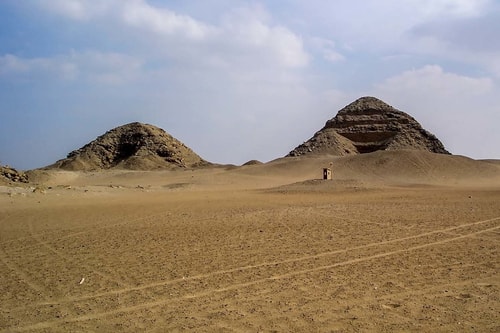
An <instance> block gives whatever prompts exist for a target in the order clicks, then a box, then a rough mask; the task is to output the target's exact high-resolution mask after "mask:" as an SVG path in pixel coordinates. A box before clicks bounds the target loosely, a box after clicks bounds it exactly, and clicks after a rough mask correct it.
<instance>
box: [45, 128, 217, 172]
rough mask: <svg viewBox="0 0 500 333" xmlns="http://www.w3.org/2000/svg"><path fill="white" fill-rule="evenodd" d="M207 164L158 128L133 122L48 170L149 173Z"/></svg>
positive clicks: (103, 136)
mask: <svg viewBox="0 0 500 333" xmlns="http://www.w3.org/2000/svg"><path fill="white" fill-rule="evenodd" d="M209 164H210V163H209V162H207V161H205V160H203V159H202V158H201V157H200V156H198V155H197V154H196V153H195V152H193V151H192V150H191V149H190V148H189V147H187V146H186V145H185V144H183V143H182V142H180V141H179V140H177V139H175V138H174V137H172V136H171V135H170V134H168V133H167V132H165V131H164V130H162V129H161V128H158V127H156V126H153V125H148V124H142V123H138V122H135V123H130V124H127V125H123V126H119V127H116V128H114V129H112V130H110V131H108V132H106V133H105V134H103V135H101V136H99V137H98V138H97V139H95V140H94V141H92V142H90V143H88V144H86V145H85V146H83V147H82V148H80V149H77V150H74V151H72V152H71V153H69V154H68V156H67V158H65V159H62V160H59V161H57V162H56V163H54V164H53V165H51V166H49V167H48V168H60V169H66V170H81V171H90V170H103V169H111V168H122V169H134V170H151V169H160V168H173V167H183V168H193V167H200V166H206V165H209Z"/></svg>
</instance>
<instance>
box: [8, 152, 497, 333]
mask: <svg viewBox="0 0 500 333" xmlns="http://www.w3.org/2000/svg"><path fill="white" fill-rule="evenodd" d="M388 157H389V158H388ZM392 157H394V156H393V155H390V154H386V155H375V156H371V157H361V158H358V159H355V160H352V159H349V158H343V159H333V158H323V159H319V160H308V161H303V160H300V159H297V160H278V161H274V162H273V163H268V164H265V165H256V166H248V167H243V168H215V169H204V170H195V171H187V170H184V171H154V172H126V171H114V172H102V173H85V174H83V173H75V172H49V173H45V174H43V173H41V174H40V175H39V178H40V182H41V183H40V184H29V185H27V186H24V187H13V186H0V281H1V283H0V332H140V331H148V332H183V331H192V332H401V331H403V332H499V331H500V293H499V290H500V274H499V272H500V260H499V248H500V204H499V203H500V181H499V180H500V177H499V176H500V164H499V163H497V162H495V161H488V162H478V161H470V160H468V159H464V158H461V157H451V159H449V157H439V158H437V159H436V157H435V156H434V155H425V154H424V155H412V154H410V155H408V154H406V155H400V156H398V159H396V160H397V161H399V162H397V163H395V162H394V159H393V158H392ZM384 158H386V159H384ZM331 160H333V161H334V162H335V166H336V167H338V168H336V169H335V179H334V180H332V181H321V180H315V178H319V176H320V175H321V170H318V169H319V168H318V166H321V165H322V164H327V162H328V161H331ZM384 161H385V162H384ZM408 161H409V162H408ZM394 163H395V164H394ZM409 165H413V167H409ZM367 168H368V169H369V170H370V172H368V171H367Z"/></svg>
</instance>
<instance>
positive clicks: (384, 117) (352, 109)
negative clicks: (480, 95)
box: [287, 97, 449, 156]
mask: <svg viewBox="0 0 500 333" xmlns="http://www.w3.org/2000/svg"><path fill="white" fill-rule="evenodd" d="M406 149H409V150H425V151H430V152H433V153H440V154H449V152H448V151H447V150H446V149H445V148H444V145H443V144H442V143H441V141H439V139H438V138H437V137H436V136H434V135H433V134H432V133H430V132H428V131H427V130H425V129H424V128H422V126H421V125H420V124H419V123H418V122H417V121H416V120H415V119H414V118H413V117H411V116H410V115H408V114H407V113H404V112H402V111H400V110H398V109H395V108H394V107H392V106H390V105H388V104H386V103H384V102H383V101H381V100H379V99H377V98H375V97H362V98H359V99H358V100H356V101H354V102H353V103H351V104H349V105H347V106H346V107H344V108H343V109H342V110H340V111H339V112H338V113H337V115H336V116H335V117H334V118H332V119H330V120H328V121H327V122H326V124H325V126H324V127H323V128H322V129H321V130H319V131H318V132H316V133H315V134H314V136H313V137H312V138H311V139H309V140H308V141H306V142H304V143H303V144H301V145H300V146H298V147H296V148H295V149H294V150H292V151H291V152H290V153H289V154H288V155H287V156H301V155H307V154H332V155H339V156H344V155H351V154H364V153H370V152H374V151H378V150H406Z"/></svg>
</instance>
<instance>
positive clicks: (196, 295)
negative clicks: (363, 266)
mask: <svg viewBox="0 0 500 333" xmlns="http://www.w3.org/2000/svg"><path fill="white" fill-rule="evenodd" d="M497 220H500V217H497V218H493V219H488V220H482V221H477V222H472V223H467V224H463V225H459V226H455V227H449V228H445V229H440V230H434V231H430V232H425V233H422V234H418V235H414V236H408V237H403V238H398V239H393V240H388V241H383V242H379V243H372V244H368V245H361V246H357V247H353V248H350V249H346V250H338V251H331V252H324V253H320V254H317V255H311V256H305V257H302V258H295V259H286V260H282V261H276V262H272V263H261V264H258V265H249V266H244V267H239V268H233V269H229V270H221V271H216V272H211V273H206V274H199V275H196V276H192V277H187V278H185V279H175V280H170V281H162V282H158V283H153V284H148V285H144V286H138V287H133V288H127V289H122V290H115V291H110V292H105V293H100V294H93V295H89V296H84V297H76V298H71V299H64V300H61V301H62V303H66V302H68V301H69V302H72V301H77V300H84V299H92V298H95V297H99V296H106V295H114V294H120V293H126V292H128V291H134V290H142V289H147V288H151V287H154V286H164V285H168V284H172V283H177V282H181V281H184V282H185V281H186V280H187V281H189V280H193V279H201V278H204V277H210V276H214V275H217V274H225V273H231V272H236V271H239V270H245V269H252V268H258V267H262V266H267V265H276V264H280V263H288V262H296V261H302V260H307V259H314V258H317V257H318V256H327V255H331V254H334V253H339V252H345V251H351V250H353V249H360V248H361V249H362V248H368V247H373V246H377V245H385V244H388V243H393V242H398V241H399V242H400V241H404V240H407V239H416V238H421V237H425V236H428V235H433V234H437V233H444V232H446V231H450V230H457V229H461V228H466V227H470V226H477V225H481V224H485V223H488V222H493V221H497ZM498 229H500V225H496V226H493V227H490V228H485V229H482V230H478V231H473V232H468V233H466V234H462V235H458V236H456V237H451V238H446V239H441V240H437V241H432V242H427V243H423V244H419V245H414V246H409V247H403V248H401V249H397V250H393V251H387V252H382V253H378V254H373V255H368V256H363V257H359V258H354V259H350V260H345V261H342V262H337V263H334V264H330V265H322V266H318V267H314V268H308V269H303V270H295V271H291V272H287V273H284V274H278V275H273V276H270V277H265V278H261V279H257V280H252V281H248V282H242V283H235V284H230V285H227V286H224V287H221V288H213V289H207V290H204V291H200V292H197V293H191V294H187V295H183V296H179V297H173V298H166V299H165V298H164V299H160V300H157V301H153V302H147V303H141V304H137V305H131V306H125V307H120V308H117V309H114V310H110V311H102V312H98V313H90V314H84V315H79V316H75V317H69V318H65V321H64V323H71V322H82V321H88V320H93V319H99V318H105V317H108V316H112V315H116V314H121V313H126V312H134V311H139V310H143V309H147V308H151V307H157V306H163V305H166V304H169V303H172V302H175V301H182V300H190V299H196V298H201V297H205V296H209V295H213V294H218V293H224V292H228V291H232V290H238V289H242V288H246V287H250V286H255V285H258V284H261V283H269V282H274V281H278V280H282V279H286V278H291V277H294V276H298V275H304V274H309V273H314V272H319V271H323V270H328V269H333V268H336V267H342V266H348V265H353V264H358V263H362V262H366V261H370V260H375V259H379V258H384V257H389V256H393V255H398V254H403V253H407V252H411V251H415V250H419V249H423V248H428V247H432V246H436V245H440V244H445V243H449V242H455V241H459V240H463V239H466V238H469V237H473V236H476V235H479V234H483V233H488V232H493V231H496V230H498ZM45 304H51V303H45ZM55 304H61V302H55ZM60 324H61V322H60V321H45V322H40V323H37V324H33V325H28V326H24V327H18V328H16V331H20V332H21V331H30V330H35V329H43V328H49V327H52V326H53V325H60Z"/></svg>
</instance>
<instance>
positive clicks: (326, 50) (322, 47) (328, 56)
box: [311, 37, 345, 62]
mask: <svg viewBox="0 0 500 333" xmlns="http://www.w3.org/2000/svg"><path fill="white" fill-rule="evenodd" d="M311 44H312V45H313V47H314V48H316V49H318V50H319V52H320V53H321V55H322V57H323V59H325V60H327V61H330V62H339V61H342V60H345V57H344V56H343V55H342V54H341V53H340V52H338V51H337V50H336V46H335V42H334V41H331V40H329V39H326V38H320V37H313V38H311Z"/></svg>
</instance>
